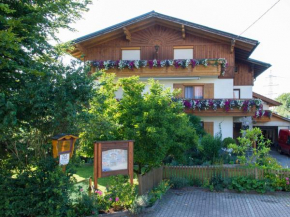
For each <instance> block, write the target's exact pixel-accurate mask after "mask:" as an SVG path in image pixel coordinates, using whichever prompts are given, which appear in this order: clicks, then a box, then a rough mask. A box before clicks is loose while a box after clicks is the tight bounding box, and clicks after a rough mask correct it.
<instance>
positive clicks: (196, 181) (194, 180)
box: [189, 178, 202, 187]
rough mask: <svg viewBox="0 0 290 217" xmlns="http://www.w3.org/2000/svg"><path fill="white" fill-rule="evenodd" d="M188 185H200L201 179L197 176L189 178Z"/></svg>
mask: <svg viewBox="0 0 290 217" xmlns="http://www.w3.org/2000/svg"><path fill="white" fill-rule="evenodd" d="M189 185H190V186H196V187H200V186H202V181H201V180H200V179H199V178H193V179H191V180H189Z"/></svg>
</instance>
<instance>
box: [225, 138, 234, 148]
mask: <svg viewBox="0 0 290 217" xmlns="http://www.w3.org/2000/svg"><path fill="white" fill-rule="evenodd" d="M229 144H236V140H234V139H233V138H231V137H227V138H224V140H223V148H228V145H229Z"/></svg>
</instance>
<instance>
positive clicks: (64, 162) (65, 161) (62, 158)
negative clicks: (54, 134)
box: [59, 153, 70, 165]
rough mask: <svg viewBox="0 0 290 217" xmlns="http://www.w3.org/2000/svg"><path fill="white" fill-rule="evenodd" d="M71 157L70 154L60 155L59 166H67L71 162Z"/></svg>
mask: <svg viewBox="0 0 290 217" xmlns="http://www.w3.org/2000/svg"><path fill="white" fill-rule="evenodd" d="M69 155H70V153H67V154H60V155H59V165H67V164H68V162H69Z"/></svg>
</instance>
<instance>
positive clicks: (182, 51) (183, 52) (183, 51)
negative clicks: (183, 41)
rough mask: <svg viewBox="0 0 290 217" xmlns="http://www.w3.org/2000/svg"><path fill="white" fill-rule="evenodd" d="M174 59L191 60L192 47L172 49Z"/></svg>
mask: <svg viewBox="0 0 290 217" xmlns="http://www.w3.org/2000/svg"><path fill="white" fill-rule="evenodd" d="M174 59H175V60H178V59H193V47H192V46H184V47H182V46H180V47H174Z"/></svg>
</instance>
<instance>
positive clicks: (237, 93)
mask: <svg viewBox="0 0 290 217" xmlns="http://www.w3.org/2000/svg"><path fill="white" fill-rule="evenodd" d="M233 98H234V99H240V89H234V97H233Z"/></svg>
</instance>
